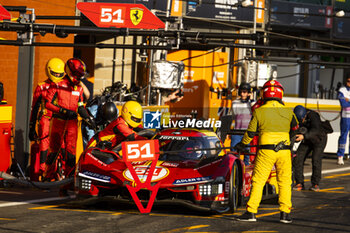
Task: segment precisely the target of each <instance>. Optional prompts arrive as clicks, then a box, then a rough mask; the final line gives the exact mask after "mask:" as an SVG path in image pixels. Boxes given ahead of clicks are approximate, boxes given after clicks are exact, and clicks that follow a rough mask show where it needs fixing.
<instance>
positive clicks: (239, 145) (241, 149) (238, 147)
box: [233, 142, 247, 152]
mask: <svg viewBox="0 0 350 233" xmlns="http://www.w3.org/2000/svg"><path fill="white" fill-rule="evenodd" d="M246 147H247V145H246V144H244V143H243V142H239V143H237V144H236V145H235V146H234V147H233V149H234V150H236V151H237V152H244V151H246V150H247V148H246Z"/></svg>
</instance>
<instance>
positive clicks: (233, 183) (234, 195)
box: [229, 162, 241, 213]
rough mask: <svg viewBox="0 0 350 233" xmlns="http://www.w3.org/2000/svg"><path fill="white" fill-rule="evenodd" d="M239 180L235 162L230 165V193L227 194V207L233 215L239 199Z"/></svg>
mask: <svg viewBox="0 0 350 233" xmlns="http://www.w3.org/2000/svg"><path fill="white" fill-rule="evenodd" d="M240 186H241V179H240V174H239V168H238V164H237V163H236V162H235V163H234V164H233V165H232V171H231V175H230V193H229V207H230V210H231V212H232V213H234V212H235V211H236V209H237V207H238V206H239V203H240V197H241V188H240Z"/></svg>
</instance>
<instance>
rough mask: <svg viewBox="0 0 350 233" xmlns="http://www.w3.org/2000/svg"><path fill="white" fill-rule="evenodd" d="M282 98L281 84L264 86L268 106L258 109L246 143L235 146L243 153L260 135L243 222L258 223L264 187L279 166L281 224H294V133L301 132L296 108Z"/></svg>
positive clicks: (276, 82) (277, 174) (264, 105)
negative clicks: (291, 135)
mask: <svg viewBox="0 0 350 233" xmlns="http://www.w3.org/2000/svg"><path fill="white" fill-rule="evenodd" d="M282 97H283V87H282V84H281V83H279V82H278V81H275V80H271V81H267V82H266V83H265V84H264V86H263V99H264V104H263V105H262V106H260V107H259V108H257V109H255V110H254V112H253V117H252V119H251V121H250V123H249V126H248V129H247V131H246V132H245V134H244V137H243V139H242V141H241V142H239V143H238V144H237V145H236V147H235V148H236V149H237V150H238V151H243V150H244V149H245V148H246V147H247V145H248V144H249V143H250V141H251V140H252V139H253V137H254V135H255V133H256V132H258V133H259V151H258V154H257V156H256V159H255V166H254V171H253V177H252V189H251V193H250V198H249V201H248V203H247V210H246V212H245V213H244V214H243V215H241V216H239V217H238V220H239V221H250V222H255V221H256V217H255V215H256V213H257V212H258V207H259V205H260V201H261V197H262V193H263V188H264V186H265V184H266V181H267V179H268V177H269V175H270V173H271V170H272V168H273V166H274V165H275V167H276V176H277V183H278V189H279V194H278V203H279V205H280V207H279V210H280V222H282V223H291V222H292V218H291V215H290V212H291V208H292V193H291V185H292V159H291V148H290V132H291V131H292V132H293V131H295V130H297V129H298V121H297V119H296V117H295V115H294V113H293V111H292V109H289V108H287V107H285V106H284V104H283V102H282Z"/></svg>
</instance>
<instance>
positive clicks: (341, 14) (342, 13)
mask: <svg viewBox="0 0 350 233" xmlns="http://www.w3.org/2000/svg"><path fill="white" fill-rule="evenodd" d="M344 15H345V12H344V11H343V10H341V11H338V12H337V13H335V16H337V17H343V16H344Z"/></svg>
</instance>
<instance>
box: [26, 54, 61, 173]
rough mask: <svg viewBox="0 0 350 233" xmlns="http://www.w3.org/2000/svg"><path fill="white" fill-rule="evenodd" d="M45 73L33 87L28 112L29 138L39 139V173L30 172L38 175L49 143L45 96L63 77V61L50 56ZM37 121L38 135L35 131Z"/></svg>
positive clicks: (49, 114)
mask: <svg viewBox="0 0 350 233" xmlns="http://www.w3.org/2000/svg"><path fill="white" fill-rule="evenodd" d="M46 75H47V77H48V79H46V80H45V81H44V82H42V83H39V84H38V85H37V86H36V88H35V91H34V94H33V101H32V110H31V113H30V124H29V140H30V141H36V140H38V141H39V153H40V168H39V173H40V174H31V175H33V176H34V175H37V176H40V175H41V174H42V173H43V172H44V171H45V161H46V157H47V153H48V149H49V144H50V140H49V132H50V119H51V116H52V112H51V111H49V110H47V109H46V108H45V98H46V94H47V91H48V89H49V87H50V85H51V83H57V82H59V81H60V80H61V79H62V78H63V76H64V62H63V61H62V60H61V59H59V58H51V59H50V60H49V61H48V62H47V64H46ZM39 110H40V111H39ZM37 122H38V134H39V135H38V134H37V132H36V124H37ZM32 153H33V152H32ZM32 156H33V155H32ZM31 166H34V164H31ZM34 170H36V169H34Z"/></svg>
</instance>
